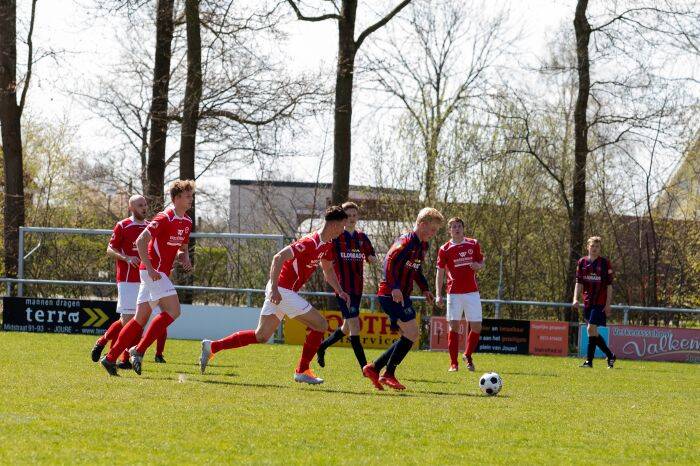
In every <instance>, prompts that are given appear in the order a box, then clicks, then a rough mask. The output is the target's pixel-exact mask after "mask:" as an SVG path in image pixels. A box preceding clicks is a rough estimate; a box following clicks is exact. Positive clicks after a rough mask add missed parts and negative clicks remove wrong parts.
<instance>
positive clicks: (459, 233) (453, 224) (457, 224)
mask: <svg viewBox="0 0 700 466" xmlns="http://www.w3.org/2000/svg"><path fill="white" fill-rule="evenodd" d="M447 228H448V229H449V230H450V237H451V238H452V239H453V240H454V241H462V240H463V239H464V220H462V219H461V218H459V217H452V218H451V219H449V220H448V221H447Z"/></svg>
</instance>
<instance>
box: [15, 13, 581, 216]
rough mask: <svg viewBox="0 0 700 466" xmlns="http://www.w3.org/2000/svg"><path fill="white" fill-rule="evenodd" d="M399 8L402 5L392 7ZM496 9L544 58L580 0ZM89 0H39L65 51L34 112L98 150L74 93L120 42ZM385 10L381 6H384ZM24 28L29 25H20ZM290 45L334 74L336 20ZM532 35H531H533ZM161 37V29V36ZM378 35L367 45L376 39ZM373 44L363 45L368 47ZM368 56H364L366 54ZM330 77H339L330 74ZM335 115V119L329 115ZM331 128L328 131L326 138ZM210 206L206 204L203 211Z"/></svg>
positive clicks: (45, 33)
mask: <svg viewBox="0 0 700 466" xmlns="http://www.w3.org/2000/svg"><path fill="white" fill-rule="evenodd" d="M18 3H19V9H20V11H19V14H20V15H24V16H23V17H24V18H25V19H26V18H28V4H29V1H28V0H26V1H20V2H18ZM392 3H395V2H392ZM491 3H492V4H493V5H496V6H499V7H500V6H503V5H505V6H508V8H509V9H510V11H511V14H512V19H513V21H514V22H516V23H518V24H519V25H520V26H521V28H522V30H523V31H525V32H526V33H524V34H523V35H522V38H521V39H522V40H521V41H520V43H519V44H517V45H518V46H519V47H520V50H521V52H522V53H521V56H522V57H523V59H524V60H527V56H528V55H531V56H532V57H535V56H543V55H545V54H546V53H545V52H546V48H545V45H546V43H547V41H548V40H549V39H550V38H551V36H552V34H553V33H554V32H555V30H557V29H558V28H559V27H560V25H561V24H562V23H563V22H566V23H570V21H571V18H572V17H573V11H574V5H575V1H573V0H560V1H551V0H528V1H517V0H515V1H507V0H501V1H498V0H494V1H493V2H491ZM90 5H92V2H91V1H90V0H39V2H38V10H37V18H36V32H35V36H34V44H35V47H37V48H39V49H42V48H48V47H51V48H52V49H53V50H55V51H58V52H59V54H58V55H57V57H56V59H52V58H44V59H43V60H42V61H41V62H40V63H39V64H38V65H37V66H36V67H35V69H34V76H33V80H32V83H31V89H30V92H29V94H28V107H27V111H28V113H29V115H35V116H38V117H40V118H42V119H47V120H65V121H67V122H68V123H69V124H70V125H71V126H72V127H74V128H75V131H74V137H75V140H74V144H75V146H76V147H78V148H80V149H81V150H83V151H85V152H90V151H91V150H94V149H95V147H96V146H97V147H99V146H101V145H104V144H109V143H110V142H109V141H110V140H109V138H108V137H107V134H108V129H107V125H106V123H104V122H103V121H100V120H99V119H98V118H97V117H95V115H94V114H92V113H91V112H90V111H89V110H88V109H87V108H86V107H85V102H83V101H81V99H80V98H78V97H75V96H73V95H72V92H75V91H80V90H82V89H85V88H86V87H87V86H88V85H89V83H91V82H94V81H95V80H96V78H97V77H98V76H100V75H105V74H107V73H109V72H110V69H111V68H112V67H113V66H114V64H115V63H117V61H118V60H119V56H120V52H121V50H120V47H121V46H120V44H119V41H118V40H117V37H118V35H119V28H118V25H115V24H114V23H115V21H114V20H113V19H112V18H104V17H102V18H99V17H96V15H95V14H94V11H90V9H89V7H90ZM363 8H366V7H365V6H363V2H360V7H359V14H358V20H359V21H362V20H365V22H367V21H370V20H371V19H367V16H364V17H363V16H362V14H363V13H365V14H367V10H366V9H364V10H363ZM377 9H378V7H377ZM19 29H20V30H22V28H21V27H20V28H19ZM286 30H287V32H288V33H289V40H288V41H287V42H286V43H283V44H281V45H280V46H281V47H282V50H281V53H284V54H285V55H287V56H289V57H290V67H291V68H292V69H297V70H318V69H319V68H321V67H325V68H327V69H331V70H332V69H333V67H334V63H335V56H336V44H337V27H336V25H335V22H334V21H325V22H321V23H308V22H303V23H302V22H299V21H295V20H293V21H290V22H289V24H288V26H287V29H286ZM528 31H530V32H528ZM153 34H154V36H155V27H154V32H153ZM372 37H374V36H371V37H370V38H369V39H368V41H371V40H372ZM367 45H369V43H368V42H366V43H365V44H364V45H363V49H365V48H366V47H367ZM361 53H362V52H361ZM329 79H333V76H330V77H329ZM355 96H356V100H357V104H356V105H355V107H354V117H355V124H356V128H357V130H356V131H354V133H353V155H354V157H353V165H352V169H351V183H354V184H360V183H366V182H368V181H369V180H368V179H367V178H366V176H367V173H366V172H367V171H366V170H362V169H361V167H364V166H367V165H366V164H367V163H368V157H369V154H368V150H367V143H368V141H365V140H363V139H362V132H361V129H362V128H361V126H362V125H361V124H358V123H357V121H358V119H362V117H363V116H364V115H367V114H369V113H370V112H371V107H370V106H368V105H367V104H368V102H367V96H363V94H362V91H361V90H356V91H355ZM330 117H332V115H330ZM324 124H325V125H326V127H325V128H323V127H321V128H310V129H309V131H310V133H309V134H310V135H311V136H310V137H311V138H314V139H315V141H312V144H313V145H314V146H315V147H318V148H319V152H321V150H322V149H324V150H325V156H324V162H323V164H322V166H321V171H320V173H321V180H322V181H330V180H331V178H332V175H331V172H332V119H331V118H329V119H328V121H327V122H326V123H324ZM324 131H326V132H327V134H326V135H325V137H324ZM318 170H319V157H318V156H316V155H315V156H314V157H305V158H301V159H299V160H296V161H295V162H294V163H293V164H291V165H290V167H289V170H287V173H289V175H290V177H291V178H293V179H296V180H299V181H314V180H315V179H316V174H317V172H318ZM236 177H237V178H255V177H256V176H255V173H252V172H251V170H241V171H237V172H236ZM228 180H229V177H228V176H206V177H205V178H204V179H203V180H201V181H200V182H201V183H203V184H205V185H208V186H210V187H212V186H216V187H219V186H220V187H221V189H225V190H226V192H228V186H229V183H228ZM202 207H204V206H202Z"/></svg>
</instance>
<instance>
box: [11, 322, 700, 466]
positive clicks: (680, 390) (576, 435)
mask: <svg viewBox="0 0 700 466" xmlns="http://www.w3.org/2000/svg"><path fill="white" fill-rule="evenodd" d="M93 342H94V338H92V337H84V336H71V335H42V334H27V333H0V354H2V358H1V359H0V464H19V463H45V464H46V463H50V464H68V463H99V464H106V463H109V464H135V463H138V464H155V463H179V464H193V463H213V462H223V463H228V464H240V463H249V464H250V463H254V464H270V463H275V464H282V463H284V464H358V463H364V464H380V463H381V464H489V465H491V464H532V463H550V464H561V463H587V464H590V463H600V464H602V463H605V464H619V463H627V464H640V463H647V464H656V463H661V462H674V463H686V464H699V463H700V425H699V419H700V366H698V365H687V364H673V363H648V362H645V363H640V362H630V361H618V367H617V368H615V369H614V370H612V371H610V370H606V369H605V366H604V364H602V363H598V366H597V367H595V368H594V369H593V370H586V369H579V368H578V367H577V364H578V361H577V360H575V359H562V358H546V357H531V356H501V355H488V354H486V355H477V358H476V359H475V362H476V364H477V368H478V370H477V372H476V373H469V372H466V371H464V370H463V369H462V370H460V372H457V373H448V372H447V371H446V369H447V366H448V360H447V355H446V354H445V353H430V352H413V353H412V354H410V355H409V356H408V357H407V358H406V360H405V361H404V364H403V365H402V366H401V367H400V369H399V371H398V373H397V375H398V376H399V378H400V379H401V380H402V381H403V382H404V383H405V384H406V385H407V386H408V390H406V391H405V392H391V391H387V392H382V393H379V392H376V391H375V390H374V389H373V388H372V387H371V385H370V383H369V382H368V381H367V380H366V379H363V378H362V377H361V376H360V372H359V369H358V367H357V363H356V362H355V360H354V357H353V354H352V350H350V349H346V348H332V349H330V350H329V351H328V353H327V361H328V364H327V367H326V369H323V370H320V369H319V370H317V371H316V372H317V373H318V374H319V375H320V376H322V377H324V378H325V379H326V383H325V384H323V385H320V386H313V387H312V386H308V385H300V384H296V383H294V382H293V381H292V372H293V369H294V365H295V363H296V360H297V357H298V355H299V351H300V347H298V346H281V345H259V346H253V347H248V348H243V349H240V350H233V351H226V352H223V353H221V354H220V355H217V357H216V359H215V360H214V361H213V362H212V365H211V366H210V369H209V371H208V374H207V375H200V374H199V370H198V367H196V366H195V365H194V362H195V360H196V359H197V357H198V355H199V343H198V342H194V341H173V340H171V341H169V342H168V346H167V348H166V353H165V355H166V359H167V360H168V364H165V365H158V364H154V363H152V357H153V354H152V353H150V354H148V355H147V357H146V363H145V365H144V373H143V375H142V376H140V377H139V376H137V375H136V374H134V373H133V372H122V376H121V377H118V378H110V377H108V376H107V374H106V373H105V372H104V370H103V369H102V368H101V367H99V366H98V365H97V364H95V363H93V362H92V361H90V357H89V353H90V349H91V348H92V344H93ZM377 354H378V351H377V350H370V351H368V356H369V357H374V356H376V355H377ZM490 370H493V371H496V372H498V373H500V374H501V376H502V377H503V380H504V388H503V391H502V392H501V394H500V395H499V396H497V397H493V398H489V397H485V396H482V395H481V394H480V392H479V390H478V388H477V380H478V377H479V375H480V374H481V373H483V372H487V371H490Z"/></svg>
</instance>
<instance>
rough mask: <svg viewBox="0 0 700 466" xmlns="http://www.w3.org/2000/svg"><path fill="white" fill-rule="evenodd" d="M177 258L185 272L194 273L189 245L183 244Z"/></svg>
mask: <svg viewBox="0 0 700 466" xmlns="http://www.w3.org/2000/svg"><path fill="white" fill-rule="evenodd" d="M175 258H176V259H177V260H178V261H179V262H180V265H182V268H183V269H184V271H185V272H191V271H192V261H191V260H190V249H189V244H188V243H182V245H181V246H180V249H178V250H177V256H175Z"/></svg>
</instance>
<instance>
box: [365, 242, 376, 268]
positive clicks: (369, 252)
mask: <svg viewBox="0 0 700 466" xmlns="http://www.w3.org/2000/svg"><path fill="white" fill-rule="evenodd" d="M366 238H367V237H366ZM365 260H366V261H367V262H368V263H370V264H376V263H377V253H376V252H375V251H374V246H372V242H371V241H370V240H369V238H367V241H366V242H365Z"/></svg>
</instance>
